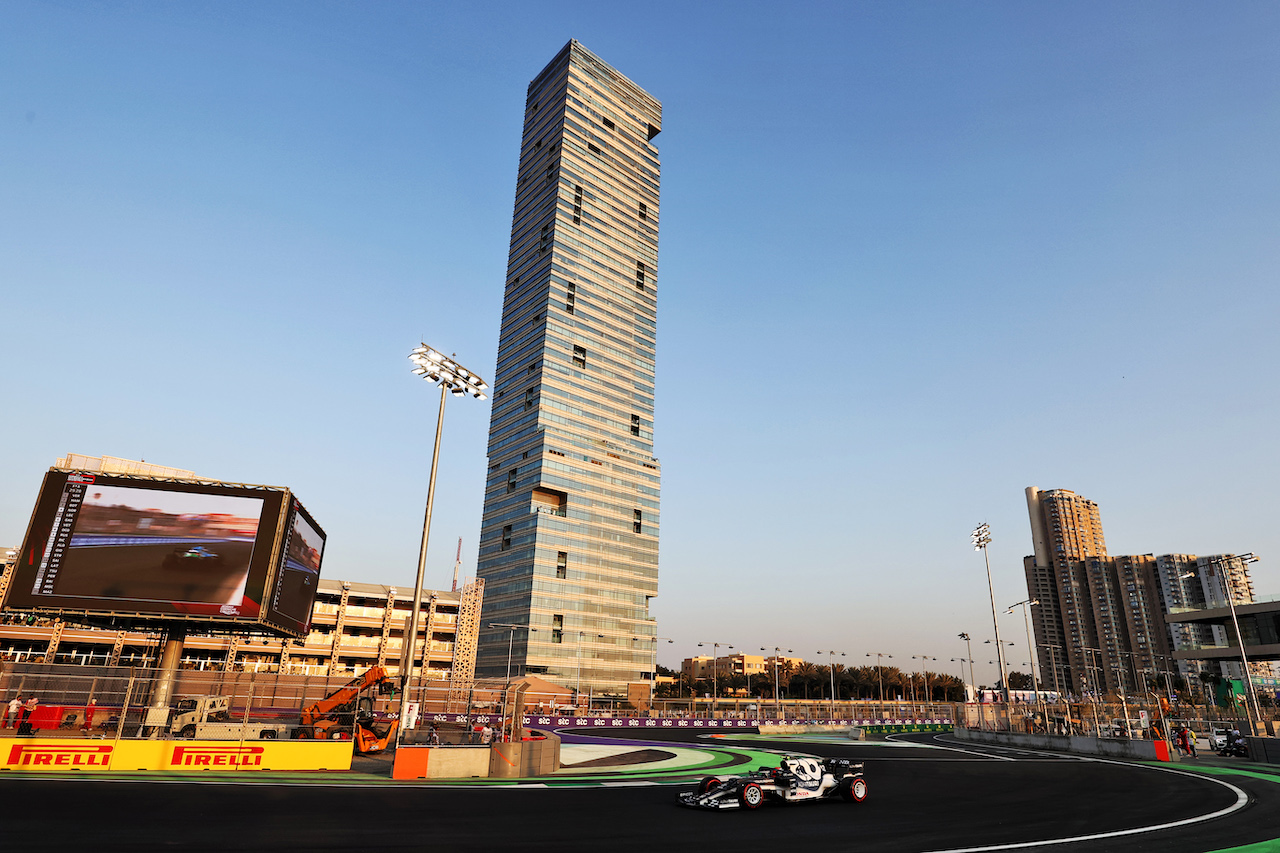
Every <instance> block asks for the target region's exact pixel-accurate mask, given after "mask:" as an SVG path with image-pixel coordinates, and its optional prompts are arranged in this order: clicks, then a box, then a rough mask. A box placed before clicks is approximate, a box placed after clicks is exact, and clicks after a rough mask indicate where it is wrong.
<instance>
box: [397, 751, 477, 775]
mask: <svg viewBox="0 0 1280 853" xmlns="http://www.w3.org/2000/svg"><path fill="white" fill-rule="evenodd" d="M488 775H489V747H488V746H484V745H480V746H408V745H405V744H401V745H400V746H398V747H396V755H395V763H394V764H392V766H391V778H392V779H474V778H481V779H483V778H486V777H488Z"/></svg>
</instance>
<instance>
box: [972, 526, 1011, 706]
mask: <svg viewBox="0 0 1280 853" xmlns="http://www.w3.org/2000/svg"><path fill="white" fill-rule="evenodd" d="M970 539H972V540H973V550H975V551H981V552H982V560H983V562H984V563H986V565H987V592H989V593H990V594H991V624H992V625H994V626H995V629H996V649H997V650H998V651H999V654H998V655H997V657H998V658H999V659H1000V681H1001V682H1003V684H1004V704H1005V705H1006V706H1007V705H1008V704H1009V674H1008V672H1007V671H1006V669H1005V665H1004V648H1003V647H1001V645H1000V620H998V619H996V589H995V586H994V585H993V584H992V583H991V558H990V557H989V556H988V555H987V546H988V545H990V544H991V525H989V524H987V523H986V522H985V521H984V522H982V524H979V525H978V526H977V528H975V529H974V531H973V533H972V534H971V535H970ZM1006 710H1008V709H1007V708H1006Z"/></svg>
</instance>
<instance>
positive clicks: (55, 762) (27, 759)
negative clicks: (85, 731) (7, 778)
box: [4, 741, 112, 770]
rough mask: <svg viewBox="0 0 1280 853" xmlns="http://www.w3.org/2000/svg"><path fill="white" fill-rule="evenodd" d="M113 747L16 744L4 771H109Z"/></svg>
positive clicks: (107, 745) (57, 743) (60, 743)
mask: <svg viewBox="0 0 1280 853" xmlns="http://www.w3.org/2000/svg"><path fill="white" fill-rule="evenodd" d="M111 752H112V745H111V744H107V743H104V744H83V745H82V744H68V743H66V742H65V741H63V742H55V743H33V742H24V743H15V744H14V745H13V746H11V747H9V755H8V759H7V760H6V761H5V764H4V769H5V770H109V769H110V765H111Z"/></svg>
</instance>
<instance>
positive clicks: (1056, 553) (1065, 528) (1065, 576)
mask: <svg viewBox="0 0 1280 853" xmlns="http://www.w3.org/2000/svg"><path fill="white" fill-rule="evenodd" d="M1027 512H1028V514H1029V515H1030V517H1031V541H1032V543H1033V545H1034V547H1035V553H1034V554H1033V555H1031V556H1029V557H1026V558H1025V559H1024V560H1023V567H1024V569H1025V571H1026V575H1027V592H1028V594H1029V595H1030V596H1031V597H1032V598H1034V599H1036V600H1037V601H1039V602H1040V604H1039V606H1037V607H1034V608H1032V611H1031V612H1032V617H1033V624H1034V625H1035V635H1036V648H1037V653H1038V655H1039V660H1040V670H1041V672H1043V673H1046V675H1045V684H1047V685H1048V684H1054V683H1058V684H1060V686H1061V687H1062V688H1063V689H1071V690H1073V691H1074V692H1077V693H1080V692H1083V691H1084V690H1085V689H1086V687H1085V684H1086V677H1087V674H1088V673H1089V672H1090V671H1091V668H1093V667H1095V663H1094V662H1092V661H1091V660H1090V658H1091V657H1092V656H1093V653H1092V652H1089V651H1086V649H1088V648H1093V647H1096V644H1095V640H1096V638H1097V626H1096V625H1095V623H1094V618H1093V617H1094V610H1093V607H1092V605H1091V595H1092V592H1091V583H1090V576H1089V573H1088V571H1087V570H1086V567H1085V562H1084V561H1085V560H1086V559H1089V558H1093V559H1095V560H1097V559H1106V556H1107V542H1106V538H1105V537H1104V536H1103V535H1102V517H1101V515H1100V514H1099V512H1098V505H1097V504H1096V503H1094V502H1093V501H1091V500H1088V499H1087V498H1083V497H1081V496H1080V495H1077V494H1076V493H1075V492H1072V491H1068V490H1067V489H1050V490H1048V491H1041V490H1040V489H1037V488H1035V487H1034V486H1028V487H1027ZM1097 585H1098V575H1097V573H1095V575H1094V583H1093V586H1097ZM1055 675H1056V676H1057V680H1056V682H1055V678H1054V677H1053V676H1055Z"/></svg>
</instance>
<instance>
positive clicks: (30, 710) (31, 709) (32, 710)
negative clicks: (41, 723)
mask: <svg viewBox="0 0 1280 853" xmlns="http://www.w3.org/2000/svg"><path fill="white" fill-rule="evenodd" d="M39 704H40V700H39V699H37V698H36V697H35V695H32V696H29V697H27V703H26V705H24V706H23V709H24V710H25V711H26V721H27V730H28V731H30V730H31V718H32V717H34V716H35V715H36V706H38V705H39Z"/></svg>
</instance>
